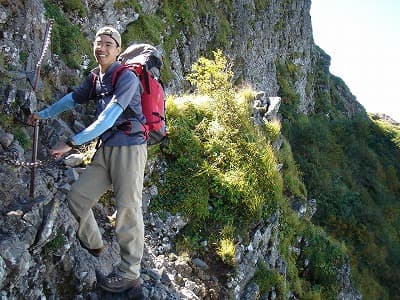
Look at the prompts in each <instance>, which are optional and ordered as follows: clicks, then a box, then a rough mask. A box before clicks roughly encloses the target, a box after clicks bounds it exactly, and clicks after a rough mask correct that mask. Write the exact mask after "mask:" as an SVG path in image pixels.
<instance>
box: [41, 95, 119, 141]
mask: <svg viewBox="0 0 400 300" xmlns="http://www.w3.org/2000/svg"><path fill="white" fill-rule="evenodd" d="M76 105H77V103H76V102H75V101H74V99H73V98H72V93H69V94H67V95H65V96H64V97H62V98H61V99H60V100H59V101H57V102H56V103H54V104H53V105H51V106H49V107H48V108H46V109H44V110H42V111H40V112H39V113H38V114H39V117H40V118H41V119H49V118H52V117H55V116H57V115H58V114H60V113H62V112H64V111H66V110H68V109H71V108H73V107H75V106H76ZM122 112H123V109H122V107H121V105H119V104H118V103H117V102H110V103H109V104H108V105H107V106H106V107H105V109H104V110H103V111H102V112H101V113H100V114H99V116H98V117H97V119H96V120H95V121H94V122H93V123H92V124H90V125H89V126H88V127H87V128H85V129H84V130H82V131H81V132H79V133H78V134H76V135H75V136H73V137H72V141H73V142H74V143H75V144H76V145H82V144H84V143H87V142H89V141H91V140H93V139H94V138H96V137H98V136H100V135H101V134H102V133H104V132H105V131H106V130H108V129H109V128H111V127H112V126H113V125H114V123H115V121H116V120H117V119H118V117H119V116H120V115H121V114H122Z"/></svg>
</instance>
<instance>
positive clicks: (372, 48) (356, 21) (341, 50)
mask: <svg viewBox="0 0 400 300" xmlns="http://www.w3.org/2000/svg"><path fill="white" fill-rule="evenodd" d="M311 1H312V4H311V20H312V26H313V35H314V42H315V44H317V45H318V46H319V47H321V48H322V49H323V50H324V51H325V52H326V53H327V54H328V55H329V56H330V57H331V67H330V72H331V73H332V74H334V75H336V76H338V77H340V78H342V79H343V80H344V82H345V83H346V84H347V86H348V87H349V88H350V91H351V92H352V94H353V95H354V96H356V98H357V101H358V102H360V103H361V104H362V105H363V106H364V107H365V108H366V110H367V111H368V112H381V113H385V114H387V115H389V116H391V117H392V118H393V119H395V120H396V121H398V122H400V0H311Z"/></svg>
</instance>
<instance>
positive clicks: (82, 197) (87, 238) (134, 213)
mask: <svg viewBox="0 0 400 300" xmlns="http://www.w3.org/2000/svg"><path fill="white" fill-rule="evenodd" d="M93 51H94V56H95V58H96V61H97V62H98V67H97V68H95V69H94V70H92V72H91V74H90V75H89V76H88V77H87V78H86V80H85V81H84V82H83V83H82V84H81V85H80V86H79V87H78V88H76V89H75V90H74V91H73V92H71V93H69V94H67V95H66V96H64V97H63V98H61V99H60V100H59V101H58V102H56V103H54V104H53V105H51V106H50V107H48V108H47V109H44V110H42V111H40V112H38V113H34V114H32V115H30V116H29V118H28V123H29V124H31V125H34V124H35V122H37V120H39V119H47V118H51V117H54V116H56V115H57V114H59V113H61V112H62V111H65V110H67V109H71V108H73V107H74V106H76V105H78V104H82V103H86V102H88V101H89V100H95V101H96V120H95V121H94V122H93V123H92V124H90V125H89V126H88V127H87V128H85V129H84V130H83V131H81V132H79V133H78V134H76V135H74V136H73V137H72V138H70V139H69V140H67V141H65V142H61V143H59V144H58V145H57V146H56V147H54V148H53V149H52V150H50V153H51V154H52V155H53V156H55V157H61V156H62V155H64V154H65V153H67V152H69V151H71V150H72V149H73V148H75V147H76V146H78V145H81V144H84V143H86V142H89V141H91V140H93V139H94V138H96V137H98V136H100V138H101V140H102V145H101V147H100V148H99V149H98V150H97V152H96V154H95V156H94V158H93V160H92V162H91V163H90V164H89V165H88V166H87V168H86V170H85V172H84V173H83V174H82V175H81V176H80V177H79V180H78V181H77V182H75V183H74V184H73V185H72V188H71V191H70V193H69V194H68V196H67V200H68V203H69V207H70V209H71V211H72V213H73V214H74V216H75V217H76V218H77V220H78V221H79V229H78V233H77V236H78V238H79V241H80V243H81V246H82V247H83V248H85V249H86V250H88V251H89V253H91V254H92V255H94V256H99V255H100V253H101V252H102V251H103V250H104V245H103V240H102V236H101V233H100V230H99V227H98V224H97V222H96V220H95V218H94V215H93V211H92V207H93V206H94V205H95V204H96V203H97V201H98V200H99V198H100V197H101V196H102V195H103V194H104V192H106V191H107V190H108V189H109V188H110V187H111V186H112V188H113V191H114V196H115V199H116V206H117V216H116V225H115V231H116V236H117V240H118V243H119V246H120V256H121V262H120V264H119V265H118V266H117V268H116V270H115V271H114V272H112V273H111V274H110V275H108V276H107V277H106V278H104V279H103V280H101V281H100V286H101V287H102V288H103V289H105V290H107V291H110V292H116V293H117V292H123V291H126V290H127V289H129V288H135V289H137V290H139V291H140V293H141V287H140V279H139V276H140V262H141V259H142V255H143V247H144V225H143V216H142V189H143V177H144V168H145V163H146V160H147V143H146V137H145V135H144V131H143V125H142V124H144V123H145V117H144V115H143V113H142V106H141V90H140V86H139V79H138V78H137V77H136V76H135V75H134V74H133V73H132V72H124V73H123V74H122V75H121V76H120V77H119V79H118V80H117V82H116V84H115V88H114V89H113V88H112V84H111V77H112V74H113V70H114V69H115V68H116V67H117V66H118V65H119V64H120V63H119V62H118V61H117V58H118V55H119V54H120V53H121V36H120V34H119V32H118V31H117V30H116V29H114V28H112V27H108V26H107V27H103V28H100V29H99V30H98V31H97V33H96V38H95V41H94V45H93ZM128 106H129V109H126V108H127V107H128ZM121 124H123V125H125V127H128V128H129V132H127V130H126V128H125V130H109V129H110V128H113V129H116V128H117V126H118V125H121ZM126 124H128V126H126Z"/></svg>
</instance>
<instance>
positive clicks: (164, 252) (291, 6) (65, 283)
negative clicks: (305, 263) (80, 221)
mask: <svg viewBox="0 0 400 300" xmlns="http://www.w3.org/2000/svg"><path fill="white" fill-rule="evenodd" d="M178 2H179V1H178ZM167 3H168V1H156V0H152V1H137V2H136V1H114V0H113V1H104V0H87V1H82V2H79V3H75V2H73V1H39V0H35V1H1V2H0V27H1V36H0V46H1V56H0V73H1V75H2V77H3V80H2V83H1V85H0V97H1V99H0V100H1V102H0V105H1V106H2V109H3V112H5V113H6V114H5V116H6V115H7V114H13V115H16V116H17V118H16V119H19V120H23V119H24V118H26V116H27V114H29V113H30V112H32V111H35V110H37V109H40V108H41V107H43V106H45V105H46V104H47V103H49V102H52V101H54V100H56V99H57V98H58V97H59V96H60V95H62V94H64V93H65V92H66V91H68V89H69V88H70V86H73V85H74V84H75V83H76V82H78V81H79V79H80V78H82V76H83V75H84V73H85V72H86V71H87V68H88V67H89V66H90V65H91V64H93V60H92V59H91V58H90V57H91V56H90V54H87V55H84V53H82V55H81V56H79V55H78V56H77V55H75V56H74V58H73V59H74V61H72V62H71V60H69V61H68V59H65V57H66V56H65V55H68V54H69V53H65V52H63V51H61V50H62V49H61V50H60V49H58V50H57V49H56V47H55V46H54V45H52V46H51V47H50V49H49V51H48V52H47V54H46V56H45V58H44V61H43V66H42V81H41V84H40V89H39V91H38V92H36V93H35V92H34V91H33V90H32V78H33V77H32V74H33V72H34V71H35V70H36V69H37V65H36V64H37V61H38V60H39V58H40V55H41V53H40V52H41V47H42V43H43V38H44V34H45V30H46V25H47V23H48V21H49V16H51V17H53V18H54V16H56V23H57V24H58V25H57V26H58V27H57V26H56V27H55V28H54V30H55V32H54V36H55V37H56V38H60V36H61V37H62V36H63V35H62V34H61V33H62V29H63V26H65V27H67V26H72V25H73V26H77V28H79V29H80V32H81V34H82V35H83V37H84V39H86V42H88V41H89V42H90V41H91V40H92V38H93V36H94V33H95V30H96V28H98V27H99V26H101V25H105V24H111V25H113V26H115V27H116V28H118V29H119V30H120V31H121V32H124V35H123V38H124V37H129V28H130V27H129V26H131V25H132V24H138V23H140V24H149V26H150V24H152V23H146V22H142V20H143V19H145V20H146V19H149V18H151V17H152V16H153V17H154V18H158V19H159V20H161V25H160V26H158V27H157V28H156V29H155V31H156V33H155V35H156V37H154V39H153V40H150V41H152V42H154V41H156V42H158V44H157V46H158V47H159V48H161V49H163V51H164V54H165V60H166V63H167V64H166V65H167V67H168V69H169V76H168V78H167V81H166V87H167V92H168V93H179V92H182V91H184V90H185V88H187V87H188V83H187V82H186V80H185V79H184V78H185V76H186V74H187V73H188V72H189V70H190V68H191V66H192V64H193V63H194V62H195V61H196V60H197V59H198V58H199V57H200V56H201V55H207V54H208V53H209V52H210V50H214V49H215V48H222V49H223V51H224V53H225V55H226V56H227V57H229V58H230V59H231V60H232V63H233V70H234V73H235V80H236V82H237V83H238V84H242V85H245V84H250V85H252V86H253V87H254V88H255V89H257V90H263V91H264V92H265V95H266V96H271V97H273V96H277V95H278V93H279V91H280V89H281V86H280V83H279V74H278V73H279V69H278V68H277V65H278V64H279V65H286V66H287V67H288V66H289V67H292V68H293V70H292V75H293V76H292V82H291V83H292V85H293V86H292V88H293V89H294V90H295V92H296V93H297V95H298V99H299V103H298V106H297V107H296V109H297V110H299V111H300V112H302V113H304V114H310V113H313V112H314V110H315V107H316V105H315V101H316V100H315V97H314V96H315V94H316V93H329V88H328V85H329V81H330V80H331V79H330V78H329V76H328V77H327V78H326V81H325V83H326V85H327V86H326V89H324V88H323V87H321V85H320V84H318V85H316V84H315V82H316V81H317V80H319V79H320V78H317V76H316V65H317V64H318V63H321V64H322V65H323V66H324V67H325V68H329V57H327V56H326V55H325V54H324V53H323V52H322V51H320V49H319V48H318V47H316V46H315V45H314V43H313V37H312V28H311V19H310V14H309V11H310V5H311V1H310V0H292V1H286V0H270V1H253V0H234V1H213V3H212V4H210V3H209V2H207V1H193V2H191V1H188V2H187V6H184V5H183V4H182V5H181V6H182V7H180V4H179V3H178V4H175V6H174V5H172V4H171V3H170V4H169V5H171V7H170V9H172V17H171V15H168V14H167V13H166V12H164V15H163V14H161V13H160V10H162V9H163V7H164V6H166V5H167ZM56 8H58V9H59V10H56ZM177 8H181V9H182V11H178V10H176V11H174V10H173V9H177ZM59 12H62V13H63V14H62V17H63V18H65V19H66V20H68V22H67V23H66V24H64V25H63V24H61V23H60V19H58V18H59V17H60V16H58V15H57V13H59ZM169 12H170V13H171V11H169ZM171 19H173V20H174V22H172V21H171ZM71 24H72V25H71ZM65 27H64V29H65ZM74 29H75V27H72V30H71V31H68V32H67V33H66V34H67V35H66V36H67V37H71V35H76V39H68V40H61V41H54V40H52V44H57V43H59V44H60V45H61V48H63V47H64V48H67V47H68V49H71V50H70V52H74V53H76V54H80V53H81V52H80V50H81V49H80V47H81V45H80V44H78V42H77V41H78V37H79V34H78V33H76V32H75V31H74ZM146 32H150V30H146ZM151 32H153V31H151ZM75 42H76V44H75ZM63 43H69V44H63ZM71 43H72V45H71ZM70 46H72V48H70ZM77 49H78V50H77ZM89 49H90V47H89ZM57 51H59V52H57ZM56 52H57V53H56ZM63 55H64V56H63ZM69 59H72V58H69ZM326 71H327V73H326V74H328V73H329V72H328V70H326ZM343 95H344V97H342V98H340V99H341V100H339V101H342V102H343V103H342V105H341V107H343V113H344V114H346V115H348V116H351V115H352V114H354V113H357V112H363V111H364V110H363V108H362V106H361V105H360V104H358V103H357V102H356V101H355V100H354V97H353V96H352V95H351V94H350V93H349V91H348V90H346V89H343ZM343 99H345V100H343ZM285 101H286V99H285V98H282V102H283V104H285ZM278 107H279V105H278ZM73 117H74V118H71V116H66V117H65V118H63V119H57V120H54V121H52V122H51V123H49V124H46V125H45V126H43V128H42V129H41V130H42V131H41V140H42V144H43V146H42V147H41V149H40V150H39V157H40V158H41V159H45V158H46V157H47V156H48V155H47V154H48V153H47V147H46V146H51V145H53V144H54V143H55V142H56V141H57V139H59V138H63V137H66V136H68V135H69V134H70V133H71V132H72V131H73V130H78V129H79V128H82V126H83V125H82V124H84V123H85V122H86V121H87V120H85V119H82V118H80V117H81V114H80V113H79V112H78V113H77V115H74V116H73ZM10 131H11V130H1V136H0V139H1V145H2V146H1V151H2V158H3V159H2V164H1V171H0V175H1V189H0V192H1V196H2V201H1V219H0V223H1V233H0V235H1V239H0V288H1V295H2V299H38V298H41V299H47V298H49V299H58V298H62V299H126V298H129V293H128V294H126V295H120V296H118V297H120V298H118V297H116V298H115V297H114V298H112V296H111V295H107V294H104V293H102V292H101V291H99V290H97V289H96V287H95V284H96V271H97V272H101V273H108V272H109V271H110V270H111V268H112V266H113V264H116V262H117V260H118V255H117V253H118V246H117V244H116V241H115V237H114V236H113V231H112V220H113V214H114V213H115V211H114V209H113V208H112V207H110V206H107V205H103V204H101V203H100V204H98V205H97V206H96V208H95V211H96V214H97V216H98V218H99V219H100V220H101V224H102V228H103V230H104V236H105V239H106V241H105V243H106V245H107V251H106V254H105V255H104V256H102V257H101V258H100V259H95V258H93V257H91V256H90V255H89V254H88V253H87V252H86V251H85V250H83V249H82V248H81V247H79V243H78V242H77V240H76V238H75V230H76V228H77V224H76V222H75V221H74V219H73V218H72V216H71V214H70V212H69V210H68V208H67V207H66V203H65V196H66V193H67V192H68V191H69V189H70V185H71V184H72V183H73V182H74V181H75V180H76V179H77V178H78V177H79V168H76V165H77V164H74V163H72V162H71V163H70V164H68V162H67V166H64V165H62V166H61V165H60V163H61V162H58V161H45V165H44V166H38V168H37V176H36V182H35V186H36V191H35V198H34V199H31V198H29V197H28V196H27V187H28V186H29V166H26V165H24V164H23V163H22V162H23V161H27V160H29V157H30V155H31V153H30V152H29V150H24V149H23V147H22V146H21V143H20V142H18V141H17V139H16V138H15V134H16V133H11V132H10ZM23 131H25V133H26V134H27V135H30V136H31V135H32V132H31V129H30V128H24V129H23ZM28 148H29V147H28ZM10 157H12V159H10ZM20 162H21V163H20ZM78 165H79V162H78ZM164 168H165V165H164V162H162V161H158V160H151V161H149V163H148V166H147V170H146V184H145V185H146V189H145V192H144V207H145V208H147V206H148V203H149V201H150V200H151V198H152V197H154V196H155V195H157V185H159V184H160V182H153V181H152V180H151V178H152V174H153V173H154V172H157V173H158V174H162V173H163V170H164ZM310 203H311V204H309V203H307V204H302V205H300V206H299V207H297V209H298V212H299V217H304V216H305V215H307V216H308V218H309V217H311V215H312V214H311V213H310V210H312V209H313V208H314V206H313V203H314V202H313V201H311V200H310ZM186 222H187V220H185V218H184V217H183V216H181V215H179V214H178V215H172V214H171V215H168V216H166V217H164V218H162V219H161V217H160V216H157V215H155V214H153V213H152V212H150V211H148V210H147V209H145V224H146V250H145V256H144V260H143V266H142V267H143V276H142V277H143V278H142V279H143V282H144V287H145V293H146V295H147V296H149V297H150V298H151V299H227V298H228V297H234V298H235V299H257V298H258V297H260V295H258V287H257V285H255V284H254V283H253V282H252V277H253V276H254V273H255V265H256V263H257V261H258V259H259V258H264V259H265V260H266V261H268V263H269V266H270V267H271V268H276V269H279V270H280V272H281V273H282V274H285V273H286V270H285V268H286V265H285V262H284V261H283V260H282V259H281V258H280V255H279V249H278V245H279V240H278V230H279V214H278V213H277V214H276V215H274V216H271V218H270V220H269V221H268V222H266V223H265V224H261V225H260V226H259V227H257V228H255V230H254V232H253V233H252V235H251V240H250V242H249V243H247V244H240V245H238V248H237V256H238V262H239V264H238V272H237V274H227V280H226V282H225V283H221V282H220V280H219V277H218V276H217V275H216V274H217V273H220V272H222V271H223V270H214V269H213V267H212V266H209V265H207V264H206V263H205V262H204V261H203V260H202V259H201V258H200V257H182V256H178V255H176V254H175V253H174V251H173V248H172V245H171V240H172V239H173V238H174V236H175V235H176V234H177V233H178V232H179V230H180V229H181V228H182V227H183V226H184V225H185V224H186ZM294 247H295V246H294ZM300 251H301V250H300V248H299V250H298V253H300ZM349 276H350V274H349V269H348V265H345V266H343V270H342V271H341V273H340V278H341V281H340V285H339V286H340V289H341V290H340V298H341V299H359V298H360V296H359V295H358V293H357V291H355V290H354V288H352V286H351V281H350V279H349ZM263 296H264V297H267V298H268V299H276V297H277V296H276V293H275V292H274V291H273V290H272V291H270V293H269V294H268V295H263ZM267 298H265V299H267ZM289 298H291V299H296V296H295V295H294V294H290V295H289Z"/></svg>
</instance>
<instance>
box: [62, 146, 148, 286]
mask: <svg viewBox="0 0 400 300" xmlns="http://www.w3.org/2000/svg"><path fill="white" fill-rule="evenodd" d="M146 160H147V145H146V144H143V145H132V146H118V147H116V146H115V147H100V148H99V149H98V150H97V152H96V154H95V156H94V159H93V161H92V162H91V163H90V164H89V165H88V166H87V168H86V170H85V171H84V172H83V173H82V175H81V176H80V177H79V180H78V181H76V182H75V183H74V184H73V185H72V188H71V191H70V192H69V194H68V197H67V199H68V203H69V206H70V209H71V211H72V213H73V214H74V216H75V217H76V219H77V220H78V222H79V229H78V238H79V239H80V240H81V242H82V243H83V244H84V245H85V246H86V247H88V248H90V249H97V248H101V247H102V246H103V240H102V237H101V233H100V230H99V227H98V225H97V222H96V220H95V218H94V215H93V211H92V207H93V206H94V205H95V204H96V203H97V201H98V200H99V198H100V197H101V196H102V195H103V194H104V193H105V192H106V191H107V190H108V189H109V188H111V187H112V188H113V191H114V197H115V200H116V206H117V207H116V208H117V217H116V225H115V232H116V236H117V241H118V243H119V246H120V256H121V262H120V264H119V266H118V272H119V273H120V274H121V275H122V276H124V277H126V278H130V279H136V278H138V277H139V276H140V262H141V260H142V256H143V247H144V225H143V215H142V189H143V177H144V168H145V164H146Z"/></svg>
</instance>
